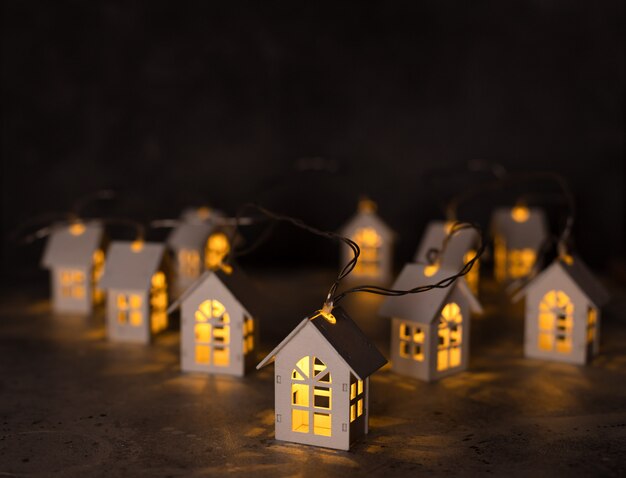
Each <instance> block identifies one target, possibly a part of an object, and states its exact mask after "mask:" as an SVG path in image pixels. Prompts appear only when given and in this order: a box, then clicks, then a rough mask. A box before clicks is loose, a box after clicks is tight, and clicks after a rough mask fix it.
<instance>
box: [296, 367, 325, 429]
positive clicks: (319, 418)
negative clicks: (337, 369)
mask: <svg viewBox="0 0 626 478" xmlns="http://www.w3.org/2000/svg"><path fill="white" fill-rule="evenodd" d="M291 379H292V382H291V406H292V430H293V431H297V432H301V433H309V432H310V431H312V432H313V433H314V434H316V435H323V436H330V435H331V425H330V424H331V414H330V411H331V409H332V388H331V387H330V383H331V378H330V373H329V372H328V367H327V366H326V364H325V363H324V362H322V361H321V360H320V359H319V358H317V357H310V356H305V357H302V358H301V359H300V360H298V362H297V363H296V366H295V368H294V369H293V371H292V372H291ZM318 410H325V412H324V413H321V412H319V411H318ZM311 413H312V414H313V429H312V430H310V427H309V423H310V420H311Z"/></svg>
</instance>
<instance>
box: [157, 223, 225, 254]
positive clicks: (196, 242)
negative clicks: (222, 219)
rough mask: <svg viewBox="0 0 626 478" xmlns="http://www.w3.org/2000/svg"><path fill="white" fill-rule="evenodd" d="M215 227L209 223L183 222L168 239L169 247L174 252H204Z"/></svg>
mask: <svg viewBox="0 0 626 478" xmlns="http://www.w3.org/2000/svg"><path fill="white" fill-rule="evenodd" d="M213 229H214V226H213V225H212V224H209V223H204V224H203V223H188V222H182V223H180V224H179V225H178V226H176V227H175V228H174V229H173V230H172V232H171V233H170V234H169V236H168V237H167V245H168V246H169V247H170V248H171V249H174V250H178V249H182V248H188V249H195V250H204V246H205V244H206V241H207V239H208V238H209V235H210V234H211V232H213Z"/></svg>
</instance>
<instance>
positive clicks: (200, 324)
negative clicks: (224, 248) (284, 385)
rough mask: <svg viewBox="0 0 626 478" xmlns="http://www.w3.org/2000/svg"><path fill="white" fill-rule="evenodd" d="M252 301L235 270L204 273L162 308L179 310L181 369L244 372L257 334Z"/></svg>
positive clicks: (252, 295) (251, 361) (251, 360)
mask: <svg viewBox="0 0 626 478" xmlns="http://www.w3.org/2000/svg"><path fill="white" fill-rule="evenodd" d="M255 297H256V294H255V291H254V288H253V286H252V285H251V284H250V283H249V282H248V280H247V278H246V277H245V276H244V275H243V274H242V273H241V272H240V271H239V270H238V269H236V268H230V269H226V270H217V271H206V272H204V273H203V274H202V275H201V276H200V278H199V279H198V280H197V281H196V282H195V283H194V284H193V285H192V286H191V287H189V288H188V289H187V290H186V291H185V292H184V294H183V295H182V296H181V297H180V298H179V299H178V300H177V301H176V302H174V303H173V304H172V305H171V306H170V308H169V309H168V313H171V312H173V311H174V310H175V309H177V308H179V307H180V309H181V357H180V358H181V369H182V370H183V371H185V372H204V373H220V374H228V375H235V376H243V375H244V374H245V373H246V371H248V370H250V368H251V367H253V366H254V363H255V362H254V360H255V351H256V348H257V344H258V330H259V327H258V320H257V318H256V317H257V316H256V309H255V308H254V299H255ZM251 303H252V305H251ZM244 304H245V305H244ZM251 311H254V312H251Z"/></svg>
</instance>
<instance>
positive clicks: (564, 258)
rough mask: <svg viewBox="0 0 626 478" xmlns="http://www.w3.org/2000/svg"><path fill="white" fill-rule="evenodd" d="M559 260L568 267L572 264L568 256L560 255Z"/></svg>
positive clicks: (571, 259) (572, 261) (570, 257)
mask: <svg viewBox="0 0 626 478" xmlns="http://www.w3.org/2000/svg"><path fill="white" fill-rule="evenodd" d="M560 259H561V260H562V261H563V262H565V263H566V264H567V265H568V266H571V265H573V264H574V258H573V257H572V256H570V255H569V254H561V256H560Z"/></svg>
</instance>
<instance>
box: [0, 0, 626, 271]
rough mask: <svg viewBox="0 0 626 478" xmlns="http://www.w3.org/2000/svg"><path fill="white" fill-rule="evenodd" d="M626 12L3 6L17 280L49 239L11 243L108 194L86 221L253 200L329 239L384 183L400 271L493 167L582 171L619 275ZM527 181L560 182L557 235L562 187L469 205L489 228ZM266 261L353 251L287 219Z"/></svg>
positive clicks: (580, 181) (585, 230) (584, 228)
mask: <svg viewBox="0 0 626 478" xmlns="http://www.w3.org/2000/svg"><path fill="white" fill-rule="evenodd" d="M622 3H623V2H621V1H603V2H575V1H569V0H568V1H547V0H536V1H507V2H502V1H488V2H480V1H477V2H451V1H425V2H417V1H405V2H400V1H399V2H384V3H381V2H376V3H371V4H367V3H366V2H341V3H340V4H339V2H331V3H323V2H322V3H318V2H315V4H307V5H301V4H296V3H294V2H249V3H248V2H220V3H218V2H163V1H151V2H126V1H119V2H116V1H101V2H95V1H94V2H84V1H55V2H48V1H33V0H30V1H29V0H25V1H5V2H3V3H2V10H3V11H2V18H3V20H2V21H3V26H2V37H3V38H2V95H3V97H2V102H3V112H2V228H3V231H2V232H3V234H2V236H3V243H2V279H3V281H4V282H7V281H14V280H16V274H15V272H16V271H17V272H18V275H17V276H18V277H21V278H24V279H28V278H30V277H32V276H33V274H35V271H36V267H37V261H38V255H39V254H40V251H41V247H42V244H41V243H42V242H43V241H40V243H39V244H35V245H30V246H18V245H16V244H15V243H13V242H12V241H10V240H9V239H7V235H8V234H9V233H11V232H12V231H13V230H14V229H15V227H17V226H18V225H20V224H22V223H24V221H27V220H29V219H31V218H33V217H34V216H37V215H38V214H41V213H44V212H48V211H67V210H68V209H69V208H71V207H72V204H73V202H74V201H75V200H76V199H77V198H78V197H80V196H82V195H84V194H87V193H89V192H92V191H94V190H97V189H100V188H115V189H116V190H117V191H118V197H117V198H116V199H115V200H114V201H111V202H109V203H107V204H104V203H101V204H93V205H92V206H91V207H89V208H87V210H86V211H85V213H86V214H87V215H90V214H91V215H114V216H126V217H132V218H135V219H138V220H141V221H144V222H148V221H149V220H151V219H155V218H166V217H175V216H177V215H178V213H179V212H180V210H181V209H182V208H183V207H185V206H188V205H199V204H202V203H205V202H208V203H209V204H211V205H213V206H214V207H217V208H221V209H224V210H226V211H227V212H229V213H231V214H233V213H234V212H235V211H236V210H237V208H238V206H239V205H241V204H242V203H245V202H247V201H250V200H254V201H259V202H261V203H262V204H264V205H267V206H269V207H271V208H273V209H276V210H278V211H282V212H286V213H290V214H294V215H297V216H299V217H301V218H303V219H305V220H306V221H307V222H310V223H312V224H314V225H316V226H319V227H322V228H328V229H336V228H338V227H339V226H340V225H341V224H342V222H343V221H344V220H346V219H347V218H348V217H349V216H350V215H351V214H352V212H353V211H354V208H355V205H356V200H357V198H358V196H359V195H360V194H364V193H365V194H368V195H370V196H371V197H373V198H374V199H375V200H376V201H378V203H379V210H380V214H381V215H382V216H383V217H384V218H385V219H386V220H387V222H388V223H389V224H390V225H391V226H392V227H393V228H394V229H395V230H396V231H397V232H398V233H399V243H398V253H397V259H398V262H399V263H402V262H405V261H407V260H408V259H409V258H410V257H411V255H412V253H413V251H414V249H415V248H416V246H417V242H418V240H419V237H420V234H421V232H422V230H423V227H424V225H425V223H426V221H427V220H429V219H432V218H440V217H442V205H443V204H445V202H446V200H447V199H449V198H450V197H451V196H452V195H454V194H455V193H457V192H459V191H460V190H462V189H463V188H465V187H467V186H468V185H473V184H478V183H479V182H481V181H485V180H489V179H491V175H490V174H489V173H488V172H485V171H483V172H476V171H474V172H468V162H471V161H475V160H482V161H483V162H484V163H483V164H484V165H487V166H488V165H490V164H500V165H502V166H504V167H505V168H506V169H507V170H509V171H528V170H553V171H558V172H559V173H561V174H563V175H564V176H565V177H566V178H567V179H568V180H569V181H570V182H571V185H572V188H573V190H574V192H575V195H576V199H577V201H578V214H577V222H576V226H575V232H574V237H575V241H576V244H577V246H578V249H579V250H580V252H581V254H582V255H583V257H584V258H585V259H586V260H587V262H589V263H590V264H591V265H592V266H594V267H595V268H598V269H600V270H605V271H606V270H610V266H611V265H612V264H615V263H616V262H617V261H618V259H619V258H620V257H623V256H624V244H625V243H626V240H625V237H624V212H625V211H624V201H625V199H624V182H625V172H624V169H625V168H624V157H623V153H624V151H623V122H624V116H623V111H624V101H623V93H624V71H623V60H624V46H623V45H624V42H623V34H624V12H623V6H622ZM315 158H318V159H315ZM527 191H543V192H544V193H548V195H545V196H542V197H541V198H540V202H546V205H547V207H548V209H549V211H550V215H551V220H552V226H553V227H554V228H557V227H558V225H559V224H560V222H561V221H562V219H563V208H562V207H561V206H560V205H559V204H558V202H555V199H557V197H556V196H554V194H552V195H549V194H550V193H555V192H558V189H557V188H556V186H554V185H551V184H549V183H544V184H536V183H529V184H525V185H520V186H519V187H518V188H513V189H512V190H508V191H507V192H506V193H504V192H501V193H491V194H485V195H483V196H482V197H480V198H477V199H476V200H473V201H472V202H471V203H468V204H467V205H466V206H464V207H463V209H462V214H461V215H462V217H464V218H467V219H472V220H478V221H481V222H482V223H483V224H486V221H487V219H488V217H489V212H490V210H491V208H492V207H493V206H494V205H497V204H510V203H511V202H512V201H513V200H514V199H515V197H516V196H517V195H518V194H520V193H523V192H527ZM31 230H32V229H31ZM258 232H259V231H258V230H256V229H249V230H248V231H246V235H247V236H248V238H249V240H252V238H253V237H254V236H255V235H256V234H258ZM164 234H165V231H153V232H152V233H151V237H152V238H154V239H161V238H162V237H163V236H164ZM114 236H115V237H117V238H120V239H121V238H130V237H131V233H130V232H129V231H128V230H124V229H123V228H119V230H115V231H114ZM247 260H249V261H250V262H251V263H254V262H255V261H256V262H257V263H260V264H267V263H270V264H271V263H275V264H289V265H290V266H296V267H297V266H298V265H300V264H311V263H315V264H325V265H332V264H334V263H335V262H336V260H337V254H336V246H335V245H334V244H330V243H326V242H324V240H323V239H319V238H316V237H311V236H308V235H306V234H303V233H299V232H297V231H294V230H293V229H290V228H288V227H281V228H279V229H278V230H277V233H276V235H275V236H274V237H273V239H272V240H271V241H270V242H269V243H268V244H266V245H265V246H264V247H263V248H261V249H259V250H258V251H257V252H256V253H255V254H253V255H251V256H250V257H249V258H248V259H247Z"/></svg>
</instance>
